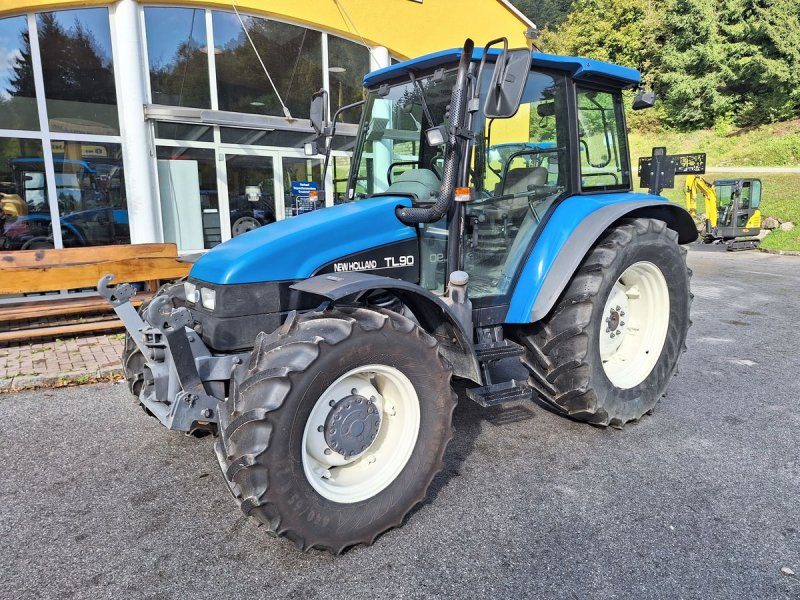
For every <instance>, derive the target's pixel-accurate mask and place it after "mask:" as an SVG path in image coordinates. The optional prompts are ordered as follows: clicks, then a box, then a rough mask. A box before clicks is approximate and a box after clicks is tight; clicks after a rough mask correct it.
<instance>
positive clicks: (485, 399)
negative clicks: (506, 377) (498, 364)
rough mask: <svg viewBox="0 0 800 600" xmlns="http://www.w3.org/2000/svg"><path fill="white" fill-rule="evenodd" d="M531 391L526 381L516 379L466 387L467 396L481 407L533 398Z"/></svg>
mask: <svg viewBox="0 0 800 600" xmlns="http://www.w3.org/2000/svg"><path fill="white" fill-rule="evenodd" d="M533 393H534V392H533V389H532V388H531V387H530V386H529V385H528V384H527V383H526V382H524V381H519V380H518V379H512V380H510V381H503V382H501V383H493V384H491V385H485V386H483V387H476V388H470V389H467V397H469V399H470V400H472V401H473V402H477V403H478V404H480V405H481V406H483V407H489V406H497V405H498V404H508V403H509V402H520V401H522V400H533Z"/></svg>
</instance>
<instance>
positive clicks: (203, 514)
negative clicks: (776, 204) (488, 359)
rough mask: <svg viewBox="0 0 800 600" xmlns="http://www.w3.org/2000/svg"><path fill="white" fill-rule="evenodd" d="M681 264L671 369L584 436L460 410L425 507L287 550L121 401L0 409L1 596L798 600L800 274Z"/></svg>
mask: <svg viewBox="0 0 800 600" xmlns="http://www.w3.org/2000/svg"><path fill="white" fill-rule="evenodd" d="M713 250H714V249H713V248H707V249H705V250H699V251H698V250H693V251H692V252H690V255H689V256H690V265H691V266H692V267H693V268H694V283H693V288H694V292H695V294H696V298H695V303H694V311H693V319H694V326H693V327H692V329H691V333H690V339H689V351H688V353H687V354H686V355H685V356H684V358H683V361H682V364H681V368H680V373H679V375H678V376H677V377H676V378H675V380H674V381H673V383H672V385H671V387H670V391H669V395H668V396H667V398H665V399H664V400H662V401H661V403H660V404H659V405H658V407H657V409H656V411H655V413H654V414H653V415H652V416H649V417H647V418H645V419H643V420H642V421H641V422H639V423H637V424H634V425H629V426H627V427H626V428H625V429H624V430H622V431H618V430H614V429H598V428H593V427H591V426H587V425H582V424H579V423H574V422H571V421H569V420H566V419H563V418H560V417H558V416H555V415H553V414H551V413H549V412H547V411H546V410H544V409H542V408H541V407H539V406H538V405H536V404H534V403H528V404H526V405H524V406H521V407H520V406H517V407H510V408H506V409H500V410H494V411H490V412H485V411H482V410H481V409H479V408H478V407H477V406H476V405H472V404H471V403H470V402H469V401H468V400H465V399H463V400H462V402H461V403H460V405H459V408H458V409H457V411H456V416H455V425H456V428H457V433H456V437H455V438H454V440H453V443H452V444H451V446H450V448H449V450H448V453H447V456H446V466H445V470H444V472H443V473H442V474H441V475H440V476H439V477H438V478H437V479H436V480H435V481H434V486H433V490H432V492H431V494H430V498H429V500H428V502H426V503H425V504H424V505H422V506H421V507H419V508H418V509H416V510H415V511H414V512H413V513H412V515H411V516H410V518H409V519H408V520H407V522H406V524H405V525H404V526H403V527H402V528H400V529H396V530H393V531H391V532H389V533H387V534H385V535H383V536H382V537H380V538H379V539H378V541H377V542H376V543H375V545H373V546H371V547H368V548H355V549H353V550H351V551H349V552H347V553H346V554H344V555H342V556H339V557H333V556H330V555H328V554H325V553H322V552H312V553H310V554H301V553H300V552H298V551H297V550H296V549H295V547H294V546H293V545H292V544H291V543H289V542H287V541H285V540H282V539H275V538H272V537H270V536H268V535H267V533H266V531H265V530H264V528H259V527H257V526H256V525H255V523H254V522H253V521H252V520H250V519H248V518H246V517H244V516H243V515H242V514H241V513H240V512H239V510H238V508H237V507H236V506H235V505H234V503H233V501H232V500H231V498H230V496H229V495H228V493H227V491H226V490H225V487H224V484H223V482H222V477H221V475H220V473H219V472H218V467H217V465H216V462H215V459H214V455H213V452H212V443H213V441H212V439H211V438H204V439H199V440H198V439H195V438H191V437H187V436H183V435H180V434H176V433H172V432H169V431H166V430H165V429H163V428H162V427H161V426H160V425H159V424H158V423H157V422H156V421H155V420H154V419H152V418H150V417H148V416H146V415H145V414H144V413H143V412H142V411H141V410H140V409H139V408H138V407H137V406H136V405H135V404H134V403H133V401H132V399H131V398H130V396H129V395H128V393H127V390H126V388H125V386H123V385H119V384H116V385H115V384H100V385H94V386H83V387H76V388H67V389H58V390H39V391H32V392H23V393H17V394H5V395H3V396H0V410H1V411H2V414H3V431H2V435H0V455H1V456H2V457H3V462H2V470H0V575H1V576H0V598H13V599H15V600H16V599H22V598H92V599H99V598H112V597H113V598H140V597H141V598H201V597H209V598H211V597H213V598H279V599H284V598H301V599H310V598H337V599H338V598H347V599H353V598H423V597H443V596H448V597H459V598H636V599H639V598H704V599H705V598H724V599H730V598H745V599H758V598H769V599H793V600H797V599H800V577H798V576H791V575H788V576H787V575H784V574H782V573H781V569H782V568H784V567H786V568H789V569H791V570H793V571H794V572H796V573H798V574H800V443H799V442H800V434H799V433H798V432H799V431H800V416H798V415H799V414H800V399H799V398H800V381H799V377H798V371H799V370H800V369H799V368H798V367H799V366H800V365H799V363H800V360H799V359H798V343H797V336H796V334H795V328H796V324H797V322H798V320H799V317H800V301H799V299H800V258H797V257H785V256H773V255H766V254H760V253H756V252H740V253H725V252H715V251H713Z"/></svg>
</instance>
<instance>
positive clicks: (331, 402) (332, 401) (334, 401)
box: [328, 400, 336, 406]
mask: <svg viewBox="0 0 800 600" xmlns="http://www.w3.org/2000/svg"><path fill="white" fill-rule="evenodd" d="M334 404H336V400H331V401H330V402H328V406H333V405H334Z"/></svg>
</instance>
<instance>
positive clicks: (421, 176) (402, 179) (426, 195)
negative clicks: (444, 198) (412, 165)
mask: <svg viewBox="0 0 800 600" xmlns="http://www.w3.org/2000/svg"><path fill="white" fill-rule="evenodd" d="M441 186H442V182H441V181H439V178H438V177H437V176H436V173H434V172H433V171H431V170H430V169H409V170H408V171H403V172H402V173H400V175H398V176H397V178H396V179H395V180H394V181H393V182H392V185H390V186H389V187H388V188H386V191H385V192H384V193H385V194H411V195H413V196H415V197H416V199H417V200H418V201H419V202H433V201H434V200H435V199H436V194H438V193H439V188H440V187H441Z"/></svg>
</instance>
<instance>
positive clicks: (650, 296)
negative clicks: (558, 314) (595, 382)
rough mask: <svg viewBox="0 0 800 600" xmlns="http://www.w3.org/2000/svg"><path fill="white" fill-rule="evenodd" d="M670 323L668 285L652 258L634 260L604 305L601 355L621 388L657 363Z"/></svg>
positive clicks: (638, 380) (635, 382) (631, 384)
mask: <svg viewBox="0 0 800 600" xmlns="http://www.w3.org/2000/svg"><path fill="white" fill-rule="evenodd" d="M668 327H669V288H668V287H667V280H666V279H665V278H664V274H663V273H662V272H661V269H659V268H658V267H657V266H656V265H654V264H653V263H651V262H646V261H641V262H637V263H634V264H632V265H631V266H630V267H628V268H627V269H625V272H624V273H623V274H622V275H621V276H620V277H619V279H617V281H616V283H614V287H613V288H612V289H611V293H610V294H609V295H608V300H606V303H605V307H604V308H603V322H602V323H601V328H600V358H601V360H602V363H603V369H604V370H605V373H606V376H607V377H608V379H609V381H611V383H613V384H614V385H615V386H616V387H618V388H621V389H630V388H633V387H636V386H637V385H639V384H640V383H642V382H643V381H644V380H645V379H647V376H648V375H650V373H651V372H652V370H653V367H655V365H656V362H658V358H659V357H660V356H661V350H662V349H663V348H664V341H665V340H666V339H667V329H668Z"/></svg>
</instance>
